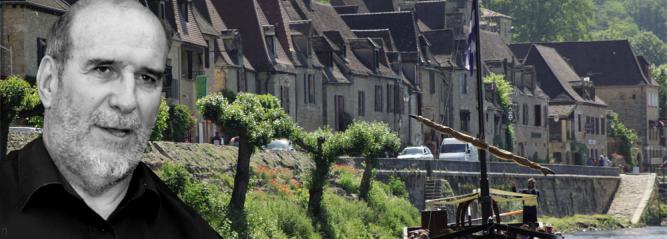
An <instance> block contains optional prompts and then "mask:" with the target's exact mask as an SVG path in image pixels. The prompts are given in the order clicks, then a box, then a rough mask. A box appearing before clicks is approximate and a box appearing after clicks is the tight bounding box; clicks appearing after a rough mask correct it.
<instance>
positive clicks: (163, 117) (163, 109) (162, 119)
mask: <svg viewBox="0 0 667 239" xmlns="http://www.w3.org/2000/svg"><path fill="white" fill-rule="evenodd" d="M168 126H169V105H167V100H165V99H164V97H161V98H160V108H158V112H157V117H156V119H155V126H153V132H151V140H152V141H160V140H162V139H163V138H164V132H165V130H166V129H167V127H168Z"/></svg>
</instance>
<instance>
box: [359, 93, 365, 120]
mask: <svg viewBox="0 0 667 239" xmlns="http://www.w3.org/2000/svg"><path fill="white" fill-rule="evenodd" d="M357 95H358V97H359V99H358V100H357V102H358V104H359V105H358V106H357V108H358V111H359V112H358V115H359V116H364V115H366V93H365V92H363V91H359V92H358V94H357Z"/></svg>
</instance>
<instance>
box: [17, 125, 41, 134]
mask: <svg viewBox="0 0 667 239" xmlns="http://www.w3.org/2000/svg"><path fill="white" fill-rule="evenodd" d="M9 132H10V133H38V134H41V133H42V128H34V127H9Z"/></svg>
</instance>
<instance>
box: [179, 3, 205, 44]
mask: <svg viewBox="0 0 667 239" xmlns="http://www.w3.org/2000/svg"><path fill="white" fill-rule="evenodd" d="M171 2H172V6H173V9H175V12H174V15H173V16H174V19H175V22H176V31H177V33H178V35H179V37H180V39H181V40H182V41H184V42H187V43H190V44H193V45H197V46H201V47H206V41H204V36H202V33H201V31H200V30H199V26H197V22H196V21H195V16H194V13H193V10H192V5H191V4H188V7H187V21H186V19H182V18H181V14H180V13H179V11H180V10H179V7H178V4H179V3H182V2H184V0H172V1H171Z"/></svg>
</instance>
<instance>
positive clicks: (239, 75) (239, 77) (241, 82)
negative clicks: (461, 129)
mask: <svg viewBox="0 0 667 239" xmlns="http://www.w3.org/2000/svg"><path fill="white" fill-rule="evenodd" d="M236 81H237V83H238V84H237V85H236V86H237V89H236V91H237V92H242V91H243V92H246V91H248V84H246V81H245V78H244V77H243V71H241V70H238V71H237V72H236Z"/></svg>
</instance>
